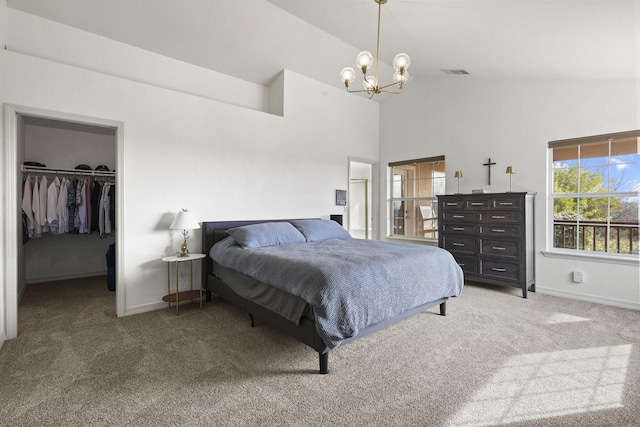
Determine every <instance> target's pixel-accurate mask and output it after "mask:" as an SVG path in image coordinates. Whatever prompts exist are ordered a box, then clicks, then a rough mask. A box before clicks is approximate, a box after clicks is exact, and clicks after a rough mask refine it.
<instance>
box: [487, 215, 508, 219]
mask: <svg viewBox="0 0 640 427" xmlns="http://www.w3.org/2000/svg"><path fill="white" fill-rule="evenodd" d="M491 218H493V219H505V218H506V216H504V215H491Z"/></svg>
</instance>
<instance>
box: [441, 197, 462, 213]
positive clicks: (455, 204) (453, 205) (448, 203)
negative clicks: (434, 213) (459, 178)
mask: <svg viewBox="0 0 640 427" xmlns="http://www.w3.org/2000/svg"><path fill="white" fill-rule="evenodd" d="M463 208H464V200H462V199H443V200H442V204H441V206H440V209H442V212H444V211H446V210H449V209H458V210H459V209H463Z"/></svg>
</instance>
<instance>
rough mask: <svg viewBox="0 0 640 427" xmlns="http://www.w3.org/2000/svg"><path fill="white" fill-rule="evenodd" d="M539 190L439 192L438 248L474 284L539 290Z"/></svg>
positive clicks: (523, 293) (524, 296) (523, 292)
mask: <svg viewBox="0 0 640 427" xmlns="http://www.w3.org/2000/svg"><path fill="white" fill-rule="evenodd" d="M534 197H535V193H493V194H454V195H445V196H438V246H440V247H441V248H444V249H446V250H448V251H449V252H451V254H452V255H453V256H454V257H455V259H456V261H457V262H458V264H459V265H460V267H462V270H463V271H464V276H465V279H469V280H471V281H474V282H482V283H490V284H494V285H504V286H511V287H514V288H519V289H522V297H523V298H526V297H527V290H531V291H532V292H533V291H535V277H534V276H535V268H534V267H535V265H534V255H535V245H534V222H533V206H534Z"/></svg>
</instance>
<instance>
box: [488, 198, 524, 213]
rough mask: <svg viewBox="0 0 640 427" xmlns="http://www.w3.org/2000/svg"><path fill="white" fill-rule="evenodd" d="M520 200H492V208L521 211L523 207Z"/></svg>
mask: <svg viewBox="0 0 640 427" xmlns="http://www.w3.org/2000/svg"><path fill="white" fill-rule="evenodd" d="M520 200H521V199H519V198H514V197H503V198H495V199H493V200H491V207H492V208H493V209H515V210H519V209H520V207H521V205H522V204H521V203H520Z"/></svg>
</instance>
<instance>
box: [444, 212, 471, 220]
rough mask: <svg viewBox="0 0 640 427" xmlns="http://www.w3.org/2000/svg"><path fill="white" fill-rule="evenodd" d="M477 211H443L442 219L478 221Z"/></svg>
mask: <svg viewBox="0 0 640 427" xmlns="http://www.w3.org/2000/svg"><path fill="white" fill-rule="evenodd" d="M476 218H477V216H476V213H475V212H442V221H449V222H476Z"/></svg>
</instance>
